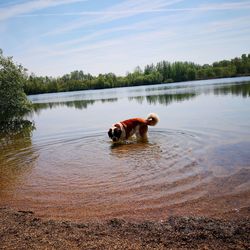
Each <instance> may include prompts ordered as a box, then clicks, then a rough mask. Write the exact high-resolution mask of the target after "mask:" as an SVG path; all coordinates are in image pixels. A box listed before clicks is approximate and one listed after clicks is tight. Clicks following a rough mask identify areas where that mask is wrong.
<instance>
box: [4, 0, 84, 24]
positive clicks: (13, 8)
mask: <svg viewBox="0 0 250 250" xmlns="http://www.w3.org/2000/svg"><path fill="white" fill-rule="evenodd" d="M82 1H86V0H57V1H53V0H37V1H27V2H24V3H19V4H15V5H10V6H7V7H5V8H0V21H3V20H6V19H10V18H13V17H16V16H19V15H22V14H25V13H30V12H33V11H37V10H42V9H45V8H50V7H55V6H59V5H64V4H72V3H75V2H82Z"/></svg>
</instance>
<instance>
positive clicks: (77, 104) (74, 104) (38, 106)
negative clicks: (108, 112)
mask: <svg viewBox="0 0 250 250" xmlns="http://www.w3.org/2000/svg"><path fill="white" fill-rule="evenodd" d="M117 101H118V98H108V99H100V100H94V99H93V100H76V101H69V102H49V103H34V104H33V108H34V112H35V113H39V112H40V111H41V110H43V109H52V108H56V107H62V106H66V107H68V108H75V109H87V108H88V107H89V106H90V105H93V104H94V103H95V102H102V103H106V102H117Z"/></svg>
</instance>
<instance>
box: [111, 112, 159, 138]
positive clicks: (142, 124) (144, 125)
mask: <svg viewBox="0 0 250 250" xmlns="http://www.w3.org/2000/svg"><path fill="white" fill-rule="evenodd" d="M158 122H159V117H158V115H156V114H154V113H151V114H149V115H148V117H147V118H146V119H143V118H132V119H128V120H125V121H121V122H118V123H115V124H113V125H112V127H111V128H110V129H109V131H108V136H109V138H110V139H111V140H112V141H113V142H119V141H124V140H127V139H129V138H130V137H131V136H133V135H136V138H137V140H147V132H148V126H155V125H156V124H157V123H158Z"/></svg>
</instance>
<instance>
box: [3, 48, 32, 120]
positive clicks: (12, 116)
mask: <svg viewBox="0 0 250 250" xmlns="http://www.w3.org/2000/svg"><path fill="white" fill-rule="evenodd" d="M25 80H26V75H25V69H24V68H23V67H22V66H21V65H17V64H15V63H14V62H13V60H12V58H11V57H4V56H3V52H2V50H1V49H0V124H1V125H3V124H11V123H13V122H16V121H20V120H22V119H23V117H24V115H26V114H27V113H29V112H31V110H32V105H31V102H30V101H29V100H28V99H27V96H26V94H25V93H24V90H23V85H24V82H25Z"/></svg>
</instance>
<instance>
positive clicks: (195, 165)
mask: <svg viewBox="0 0 250 250" xmlns="http://www.w3.org/2000/svg"><path fill="white" fill-rule="evenodd" d="M29 98H30V100H32V102H33V103H34V107H35V112H34V114H33V115H32V118H31V119H32V120H34V123H35V126H36V129H35V130H34V131H33V132H30V133H23V134H21V135H20V134H18V135H16V136H12V137H11V138H7V139H6V138H1V144H0V148H1V151H0V206H1V207H3V206H7V207H12V208H16V209H19V210H32V211H34V212H35V213H36V214H37V215H40V216H42V217H45V218H57V219H71V220H96V219H106V218H111V217H120V218H126V219H132V220H140V219H149V220H161V219H165V218H166V217H167V216H169V215H208V216H219V215H223V214H226V213H230V212H232V211H235V212H239V211H240V210H241V209H244V208H245V207H248V206H249V205H250V196H249V194H250V77H241V78H232V79H217V80H207V81H194V82H185V83H174V84H162V85H150V86H140V87H130V88H117V89H106V90H91V91H78V92H68V93H56V94H43V95H34V96H29ZM151 112H154V113H157V114H158V115H159V117H160V122H159V124H157V126H155V127H149V135H148V137H149V140H148V142H147V143H146V142H144V143H142V142H136V140H133V139H132V140H130V141H127V142H126V143H122V144H118V145H114V144H112V142H111V141H110V140H109V138H108V135H107V131H108V129H109V127H110V126H111V125H112V124H113V123H115V122H118V121H121V120H125V119H128V118H132V117H145V118H146V116H147V115H148V114H149V113H151Z"/></svg>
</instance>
